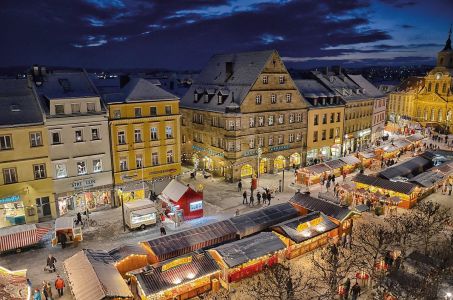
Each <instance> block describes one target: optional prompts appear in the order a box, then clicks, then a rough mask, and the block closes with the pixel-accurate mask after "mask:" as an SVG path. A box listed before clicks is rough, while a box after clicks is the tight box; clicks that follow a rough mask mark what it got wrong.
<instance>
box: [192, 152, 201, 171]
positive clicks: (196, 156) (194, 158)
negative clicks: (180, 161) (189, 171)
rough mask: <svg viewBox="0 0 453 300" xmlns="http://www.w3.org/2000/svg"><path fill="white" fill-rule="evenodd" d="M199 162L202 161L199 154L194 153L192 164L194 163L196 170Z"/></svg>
mask: <svg viewBox="0 0 453 300" xmlns="http://www.w3.org/2000/svg"><path fill="white" fill-rule="evenodd" d="M199 163H200V159H199V158H198V155H196V154H194V155H192V164H193V168H194V170H197V169H198V164H199Z"/></svg>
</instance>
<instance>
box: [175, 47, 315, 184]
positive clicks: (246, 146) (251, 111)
mask: <svg viewBox="0 0 453 300" xmlns="http://www.w3.org/2000/svg"><path fill="white" fill-rule="evenodd" d="M181 113H182V116H183V120H182V149H183V150H182V152H183V159H185V161H186V162H188V163H192V164H195V165H196V166H197V168H198V169H205V170H209V171H210V172H212V173H213V174H214V175H217V176H224V177H225V178H226V179H227V180H230V181H232V180H239V179H240V178H242V177H250V176H252V175H255V174H256V175H259V174H262V173H274V172H277V171H278V170H282V169H283V168H285V167H287V166H289V165H293V164H294V165H299V164H300V163H301V162H302V163H303V160H304V157H301V153H302V154H304V153H305V139H306V131H307V104H306V103H305V101H304V100H303V97H302V95H301V94H300V92H299V91H298V89H297V87H296V85H295V84H294V82H293V80H292V79H291V76H290V75H289V73H288V71H287V70H286V67H285V65H284V63H283V62H282V60H281V58H280V56H279V55H278V53H277V52H276V51H260V52H249V53H236V54H225V55H214V56H213V57H212V58H211V59H210V60H209V62H208V64H207V66H206V67H205V68H204V69H203V70H202V72H201V74H200V75H199V76H198V77H197V80H196V82H195V83H194V84H193V85H192V86H191V88H190V89H189V91H188V92H187V93H186V95H185V96H184V97H183V99H182V100H181ZM258 166H259V167H258Z"/></svg>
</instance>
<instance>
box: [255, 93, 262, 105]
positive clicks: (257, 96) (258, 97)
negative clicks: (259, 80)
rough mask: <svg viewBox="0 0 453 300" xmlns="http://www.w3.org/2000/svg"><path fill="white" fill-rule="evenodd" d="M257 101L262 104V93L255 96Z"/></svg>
mask: <svg viewBox="0 0 453 300" xmlns="http://www.w3.org/2000/svg"><path fill="white" fill-rule="evenodd" d="M255 103H256V104H261V95H256V96H255Z"/></svg>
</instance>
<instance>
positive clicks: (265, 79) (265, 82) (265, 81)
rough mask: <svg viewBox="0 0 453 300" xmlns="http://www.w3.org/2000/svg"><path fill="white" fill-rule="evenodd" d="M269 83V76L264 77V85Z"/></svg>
mask: <svg viewBox="0 0 453 300" xmlns="http://www.w3.org/2000/svg"><path fill="white" fill-rule="evenodd" d="M268 82H269V77H268V76H267V75H264V76H263V84H267V83H268Z"/></svg>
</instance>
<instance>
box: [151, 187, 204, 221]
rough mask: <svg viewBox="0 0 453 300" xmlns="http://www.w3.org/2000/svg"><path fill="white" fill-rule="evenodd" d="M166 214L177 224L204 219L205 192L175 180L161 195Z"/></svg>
mask: <svg viewBox="0 0 453 300" xmlns="http://www.w3.org/2000/svg"><path fill="white" fill-rule="evenodd" d="M159 199H160V200H162V202H163V208H164V210H165V214H166V216H167V217H169V218H170V219H171V220H173V221H174V222H175V223H179V222H180V221H182V220H191V219H196V218H201V217H203V192H197V191H195V190H194V189H192V188H191V187H190V186H189V185H188V184H187V185H185V184H183V183H181V182H179V181H178V180H176V179H173V180H172V181H171V182H170V183H169V184H168V185H167V186H166V187H165V189H164V190H163V191H162V193H161V194H160V195H159Z"/></svg>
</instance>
